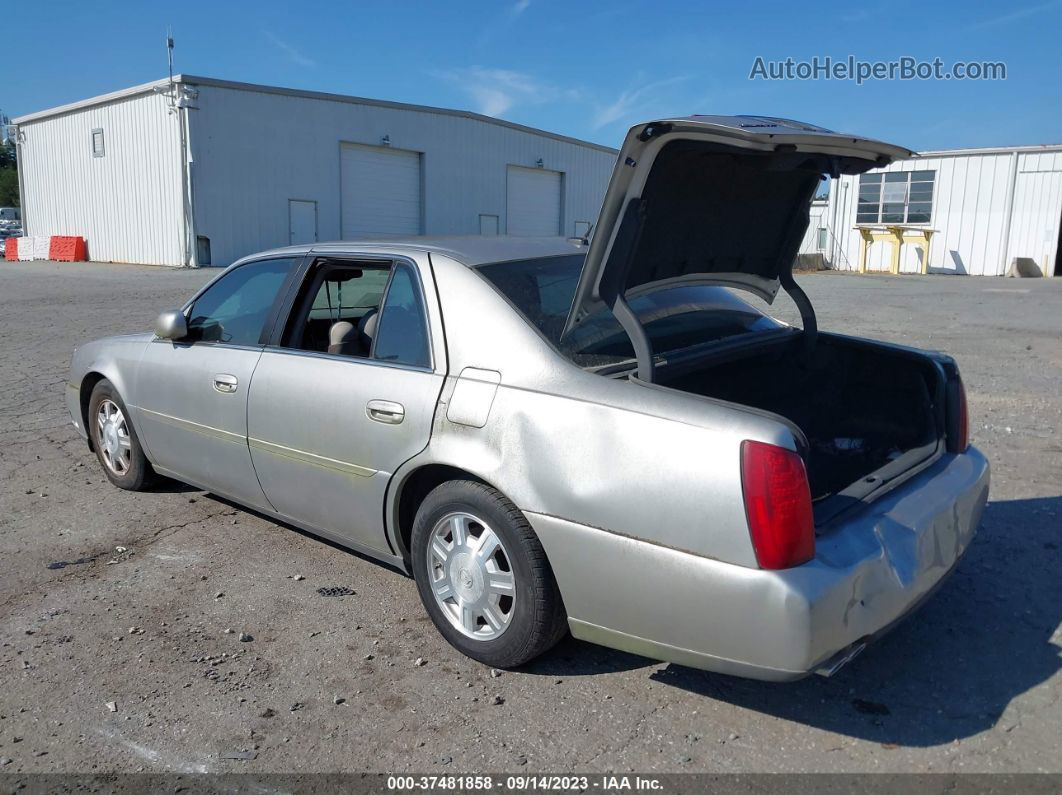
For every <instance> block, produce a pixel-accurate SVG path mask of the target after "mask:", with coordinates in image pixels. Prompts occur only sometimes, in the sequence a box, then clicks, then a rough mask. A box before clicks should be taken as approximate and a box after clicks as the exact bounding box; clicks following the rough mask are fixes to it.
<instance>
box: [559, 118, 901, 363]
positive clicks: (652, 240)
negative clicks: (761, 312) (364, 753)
mask: <svg viewBox="0 0 1062 795" xmlns="http://www.w3.org/2000/svg"><path fill="white" fill-rule="evenodd" d="M912 154H913V153H912V152H910V151H909V150H907V149H903V148H901V147H898V146H892V145H890V144H886V143H882V142H880V141H874V140H871V139H868V138H860V137H857V136H852V135H846V134H841V133H835V132H831V131H829V130H825V129H823V128H821V127H815V126H813V125H810V124H803V123H800V122H794V121H788V120H784V119H775V118H769V117H762V116H690V117H687V118H675V119H664V120H660V121H653V122H648V123H645V124H639V125H636V126H634V127H632V128H631V130H630V131H629V132H628V133H627V137H626V139H625V140H624V143H623V148H622V149H621V150H620V154H619V159H618V162H617V164H616V168H615V170H614V171H613V173H612V179H611V181H610V182H609V186H608V191H607V192H606V194H605V199H604V203H603V205H602V208H601V214H600V216H599V218H598V222H597V227H596V229H595V232H594V238H593V241H592V242H591V244H590V248H589V250H588V252H587V256H586V262H585V264H584V266H583V270H582V274H581V276H580V280H579V285H578V287H577V288H576V292H575V296H574V299H573V302H572V307H571V311H570V312H569V315H568V318H567V321H566V323H565V327H564V334H567V333H568V332H570V331H571V330H572V329H573V328H574V327H576V326H577V325H578V324H579V323H580V322H582V321H583V320H584V319H585V318H586V317H588V316H589V315H591V314H592V313H593V312H595V311H599V310H600V309H601V308H602V307H603V306H607V307H608V308H609V309H610V310H611V311H612V313H613V314H614V315H615V316H616V319H617V320H618V321H619V322H620V324H621V325H622V326H623V328H624V330H625V331H626V332H627V334H628V335H629V336H630V337H631V341H632V343H633V345H634V350H635V353H636V355H637V358H638V375H639V377H640V378H642V379H644V380H649V381H651V380H652V371H653V358H652V350H651V346H650V344H649V340H648V337H647V335H646V333H645V331H644V329H643V328H642V326H641V324H640V323H639V322H638V319H637V317H636V315H635V314H634V313H633V312H632V311H631V310H630V307H629V306H628V304H627V300H628V299H630V298H632V297H635V296H638V295H644V294H647V293H651V292H654V291H656V290H662V289H667V288H671V287H676V286H679V285H686V284H708V285H721V286H724V287H736V288H739V289H742V290H748V291H750V292H752V293H755V294H756V295H758V296H760V297H761V298H762V299H764V300H765V301H767V302H768V303H770V302H772V301H773V300H774V297H775V295H776V294H777V292H778V289H779V287H780V286H784V287H785V288H786V290H787V291H788V292H790V294H791V295H792V297H793V299H794V301H795V302H796V304H797V306H798V308H799V309H800V312H801V316H802V317H803V319H804V324H805V326H804V327H805V331H808V332H810V338H811V339H813V337H814V332H815V320H814V312H813V311H812V309H811V304H810V302H809V301H808V300H807V297H806V296H804V295H803V293H802V291H800V290H799V288H798V287H796V285H795V283H794V282H793V280H792V274H791V268H792V263H793V259H794V257H795V256H796V253H797V250H798V248H799V245H800V241H801V239H802V237H803V234H804V231H805V230H806V228H807V224H808V208H809V207H810V204H811V200H812V198H813V197H814V195H815V191H816V188H817V186H818V183H819V181H820V180H821V178H822V176H823V175H824V174H828V175H831V176H835V177H836V176H838V175H840V174H858V173H862V172H864V171H867V170H868V169H871V168H875V167H880V166H884V165H887V164H888V163H890V162H892V161H893V160H897V159H902V158H907V157H910V156H912Z"/></svg>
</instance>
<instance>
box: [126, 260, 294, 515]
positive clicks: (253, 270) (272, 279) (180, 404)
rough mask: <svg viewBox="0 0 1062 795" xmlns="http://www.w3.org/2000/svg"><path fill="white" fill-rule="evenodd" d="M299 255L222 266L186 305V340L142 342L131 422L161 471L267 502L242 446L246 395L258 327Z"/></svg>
mask: <svg viewBox="0 0 1062 795" xmlns="http://www.w3.org/2000/svg"><path fill="white" fill-rule="evenodd" d="M297 262H298V260H296V259H292V258H278V259H266V260H258V261H254V262H248V263H245V264H244V265H241V266H239V267H238V268H235V269H233V270H230V271H227V272H226V273H224V274H223V275H222V276H220V277H219V278H218V279H216V280H215V281H214V282H212V283H211V284H210V285H209V286H208V287H207V288H206V289H205V290H204V291H203V292H202V293H201V294H200V295H199V296H198V297H197V298H196V299H195V301H193V303H192V305H191V306H190V307H189V308H188V310H187V316H188V327H189V335H188V337H187V338H186V339H185V340H182V341H179V342H171V341H169V340H154V341H153V342H151V343H150V344H148V345H147V346H146V349H145V351H144V354H143V356H142V357H141V359H140V364H139V366H138V367H137V375H136V388H135V392H134V394H135V397H136V404H137V407H136V409H133V413H134V415H135V417H136V419H135V420H134V421H135V422H136V423H137V430H138V432H140V434H141V436H142V438H143V440H144V443H145V445H146V447H147V451H148V457H149V458H150V459H151V462H152V463H153V464H156V465H158V467H159V468H160V469H162V470H165V472H164V474H170V475H173V476H175V477H177V478H178V479H180V480H185V481H187V482H189V483H194V484H196V485H198V486H201V487H202V488H205V489H208V490H210V491H213V492H216V493H217V494H220V495H222V496H225V497H230V498H232V499H234V500H238V501H239V502H242V503H245V504H247V505H251V506H254V507H259V508H268V507H269V504H268V501H267V500H266V498H265V494H263V492H262V488H261V486H259V484H258V478H256V477H255V472H254V467H253V466H252V465H251V456H250V453H249V452H248V449H247V395H248V393H249V388H250V386H251V378H252V376H253V375H254V370H255V366H256V364H257V363H258V360H259V358H260V357H261V355H262V347H261V344H260V342H259V341H260V339H261V336H262V331H263V329H264V328H265V326H266V325H267V324H268V322H269V320H270V318H271V317H272V314H273V311H274V308H275V306H276V303H277V301H278V298H279V295H280V292H281V288H282V286H283V285H284V282H285V280H286V279H287V276H288V273H289V272H290V270H291V269H292V268H293V267H294V265H295V264H296V263H297Z"/></svg>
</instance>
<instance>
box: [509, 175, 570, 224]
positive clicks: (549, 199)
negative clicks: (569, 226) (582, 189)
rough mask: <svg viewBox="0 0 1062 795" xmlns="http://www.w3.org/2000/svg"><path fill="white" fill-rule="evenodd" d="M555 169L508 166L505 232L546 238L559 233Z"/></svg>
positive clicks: (558, 184)
mask: <svg viewBox="0 0 1062 795" xmlns="http://www.w3.org/2000/svg"><path fill="white" fill-rule="evenodd" d="M561 184H562V177H561V173H560V172H559V171H547V170H546V169H544V168H523V167H522V166H509V173H508V180H507V183H506V191H505V196H506V219H505V220H506V232H507V234H510V235H523V236H540V237H549V236H553V235H559V234H560V233H561Z"/></svg>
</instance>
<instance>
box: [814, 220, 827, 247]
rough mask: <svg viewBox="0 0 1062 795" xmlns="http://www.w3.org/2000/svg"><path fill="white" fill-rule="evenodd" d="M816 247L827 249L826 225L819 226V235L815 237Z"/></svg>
mask: <svg viewBox="0 0 1062 795" xmlns="http://www.w3.org/2000/svg"><path fill="white" fill-rule="evenodd" d="M815 247H816V248H817V249H818V250H819V251H824V250H825V249H826V227H825V226H820V227H819V228H818V235H817V236H816V238H815Z"/></svg>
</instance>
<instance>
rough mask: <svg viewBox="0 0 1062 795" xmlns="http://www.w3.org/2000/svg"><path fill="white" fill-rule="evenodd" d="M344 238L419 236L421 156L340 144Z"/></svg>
mask: <svg viewBox="0 0 1062 795" xmlns="http://www.w3.org/2000/svg"><path fill="white" fill-rule="evenodd" d="M340 185H341V188H340V191H341V193H340V196H341V200H342V216H343V229H342V231H343V239H344V240H348V239H350V238H355V237H366V236H376V235H419V234H420V233H421V226H422V225H421V190H420V185H421V180H420V153H419V152H407V151H404V150H402V149H390V148H387V147H382V146H363V145H362V144H341V146H340Z"/></svg>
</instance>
